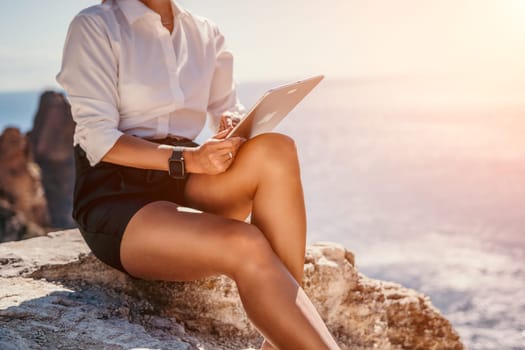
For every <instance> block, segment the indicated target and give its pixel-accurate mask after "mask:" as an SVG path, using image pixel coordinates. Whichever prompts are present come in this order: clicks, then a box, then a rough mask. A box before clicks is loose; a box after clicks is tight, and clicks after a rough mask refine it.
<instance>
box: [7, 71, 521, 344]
mask: <svg viewBox="0 0 525 350" xmlns="http://www.w3.org/2000/svg"><path fill="white" fill-rule="evenodd" d="M286 82H289V81H266V82H244V83H243V82H239V83H238V91H239V96H240V99H241V102H242V103H243V104H244V105H245V106H246V107H247V108H248V109H249V108H250V107H251V106H252V104H253V103H255V101H256V100H257V99H258V98H259V97H260V96H261V95H262V93H264V92H265V91H266V90H267V89H269V88H272V87H275V86H277V85H279V84H281V83H286ZM40 93H41V92H40V91H27V92H13V93H0V129H3V128H4V127H6V126H18V127H20V128H21V129H22V130H23V131H28V130H29V129H30V128H31V124H32V118H33V116H34V113H35V112H36V109H37V106H38V98H39V95H40ZM524 97H525V83H520V84H519V83H517V82H516V81H512V80H499V79H497V78H494V79H483V78H479V77H460V76H458V77H455V78H444V77H417V78H414V77H410V78H407V77H389V78H359V79H357V78H354V79H330V78H329V77H327V78H326V79H325V80H324V81H322V82H321V83H320V84H319V85H318V86H317V87H316V88H315V90H314V91H312V93H311V94H310V95H308V96H307V97H306V98H305V99H304V100H303V101H302V102H301V104H300V105H299V106H297V107H296V108H295V109H294V110H293V111H292V112H291V113H290V115H289V116H288V117H287V118H286V119H285V120H284V121H283V122H282V123H281V124H280V125H279V126H278V128H277V130H276V131H278V132H282V133H285V134H287V135H289V136H291V137H293V139H294V140H295V142H296V145H297V149H298V153H299V160H300V164H301V178H302V182H303V187H304V193H305V201H306V207H307V214H308V236H307V242H308V244H312V243H313V242H318V241H331V242H337V243H340V244H342V245H343V246H344V247H345V248H347V249H348V250H350V251H352V252H354V254H355V256H356V265H357V267H358V269H359V270H360V271H361V272H363V273H364V274H366V275H367V276H369V277H372V278H378V279H382V280H388V281H393V282H397V283H400V284H402V285H404V286H406V287H410V288H414V289H416V290H418V291H421V292H422V293H425V294H426V295H428V296H430V298H431V300H432V303H433V305H434V306H435V307H436V308H437V309H439V310H440V311H441V312H442V313H443V314H444V315H445V316H446V317H447V318H448V319H449V320H450V321H451V322H452V324H453V325H454V327H455V329H456V330H457V331H458V332H459V334H460V336H461V338H462V340H463V342H464V343H465V344H466V345H467V347H468V348H469V349H473V350H518V349H525V98H524ZM210 135H211V134H210V132H209V131H204V132H203V133H202V134H201V136H200V139H201V140H205V139H206V138H207V137H209V136H210Z"/></svg>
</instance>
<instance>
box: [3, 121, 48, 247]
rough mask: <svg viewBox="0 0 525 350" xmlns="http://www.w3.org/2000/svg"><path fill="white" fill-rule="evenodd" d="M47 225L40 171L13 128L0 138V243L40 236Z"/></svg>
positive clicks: (23, 137)
mask: <svg viewBox="0 0 525 350" xmlns="http://www.w3.org/2000/svg"><path fill="white" fill-rule="evenodd" d="M48 225H49V218H48V214H47V204H46V198H45V196H44V190H43V188H42V185H41V182H40V169H39V167H38V166H37V165H36V164H35V163H34V162H33V160H32V158H31V152H30V150H29V145H28V142H27V138H26V136H25V135H23V134H22V133H21V132H20V130H18V129H16V128H6V129H5V130H4V131H3V133H2V134H1V135H0V242H4V241H10V240H19V239H24V238H28V237H33V236H38V235H42V234H44V233H45V232H44V230H43V228H42V227H45V226H48Z"/></svg>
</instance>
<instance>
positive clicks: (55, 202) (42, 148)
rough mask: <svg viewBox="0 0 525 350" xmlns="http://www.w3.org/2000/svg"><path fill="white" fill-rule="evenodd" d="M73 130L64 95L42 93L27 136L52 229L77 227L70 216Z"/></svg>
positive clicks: (73, 125)
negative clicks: (36, 166)
mask: <svg viewBox="0 0 525 350" xmlns="http://www.w3.org/2000/svg"><path fill="white" fill-rule="evenodd" d="M74 130H75V123H74V121H73V118H72V116H71V106H70V105H69V103H68V102H67V101H66V99H65V97H64V95H63V94H61V93H58V92H55V91H44V92H43V93H42V95H41V96H40V103H39V106H38V111H37V113H36V115H35V118H34V120H33V129H32V130H31V131H30V132H29V134H28V135H29V139H30V141H31V150H32V153H33V157H34V159H35V162H36V163H37V164H38V165H39V166H40V169H41V170H42V185H43V187H44V190H45V194H46V198H47V202H48V206H49V215H50V219H51V225H52V226H53V227H60V228H72V227H76V225H75V223H74V221H73V219H72V217H71V210H72V205H73V187H74V179H75V164H74V158H73V133H74Z"/></svg>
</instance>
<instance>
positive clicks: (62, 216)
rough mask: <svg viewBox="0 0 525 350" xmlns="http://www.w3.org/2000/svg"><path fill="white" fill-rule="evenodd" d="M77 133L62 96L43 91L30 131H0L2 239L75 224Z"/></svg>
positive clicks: (39, 232)
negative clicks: (74, 155)
mask: <svg viewBox="0 0 525 350" xmlns="http://www.w3.org/2000/svg"><path fill="white" fill-rule="evenodd" d="M73 131H74V122H73V119H72V117H71V107H70V105H69V104H68V103H67V101H66V99H65V97H64V95H62V94H61V93H57V92H54V91H45V92H43V93H42V95H41V96H40V101H39V106H38V111H37V113H36V115H35V117H34V121H33V129H32V130H31V131H30V132H29V133H28V134H27V135H24V134H22V133H21V132H20V130H18V129H16V128H6V129H5V130H3V132H2V133H1V134H0V242H5V241H11V240H20V239H25V238H28V237H33V236H38V235H43V234H45V232H46V231H48V230H50V229H51V228H70V227H74V226H75V224H74V222H73V220H72V218H71V207H72V193H73V186H74V161H73V147H72V145H73Z"/></svg>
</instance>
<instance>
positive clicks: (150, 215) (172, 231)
mask: <svg viewBox="0 0 525 350" xmlns="http://www.w3.org/2000/svg"><path fill="white" fill-rule="evenodd" d="M268 254H273V252H272V250H271V247H270V245H269V243H268V241H267V240H266V238H265V237H264V235H263V234H262V233H261V232H260V231H259V230H258V229H257V228H256V227H255V226H254V225H251V224H247V223H244V222H242V221H238V220H234V219H228V218H224V217H222V216H219V215H214V214H210V213H204V212H189V211H187V210H185V209H184V207H180V206H178V205H177V204H175V203H172V202H167V201H157V202H152V203H149V204H147V205H145V206H144V207H142V208H141V209H140V210H139V211H138V212H137V213H136V214H135V215H134V216H133V217H132V218H131V220H130V221H129V223H128V225H127V227H126V230H125V232H124V235H123V237H122V241H121V244H120V258H121V261H122V265H123V267H124V268H125V269H126V271H127V272H128V273H130V274H131V275H132V276H135V277H138V278H143V279H154V280H167V281H183V280H195V279H200V278H203V277H206V276H211V275H218V274H225V275H227V276H229V277H231V278H234V277H235V276H234V275H235V272H236V270H237V269H238V268H239V266H241V265H242V264H240V263H241V262H243V261H246V260H247V259H253V258H254V257H255V258H256V257H257V256H259V257H261V256H264V255H266V256H268Z"/></svg>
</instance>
